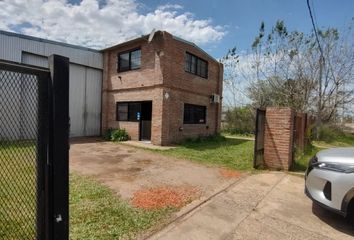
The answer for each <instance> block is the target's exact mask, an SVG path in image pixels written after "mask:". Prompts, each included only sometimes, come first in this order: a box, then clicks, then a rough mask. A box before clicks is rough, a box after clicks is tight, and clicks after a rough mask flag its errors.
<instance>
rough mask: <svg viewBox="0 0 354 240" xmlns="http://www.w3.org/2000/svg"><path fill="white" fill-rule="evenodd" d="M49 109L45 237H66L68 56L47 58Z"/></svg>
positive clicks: (67, 228) (67, 223) (67, 218)
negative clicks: (46, 222) (49, 75)
mask: <svg viewBox="0 0 354 240" xmlns="http://www.w3.org/2000/svg"><path fill="white" fill-rule="evenodd" d="M49 68H50V74H51V87H50V89H51V100H52V102H51V103H50V104H51V109H52V111H51V112H50V126H49V169H48V172H49V173H48V179H47V181H48V182H47V183H48V188H47V190H48V206H47V207H48V215H47V216H48V218H47V220H48V223H49V225H50V226H49V231H48V235H47V239H58V240H59V239H60V240H67V239H69V197H68V196H69V59H68V58H66V57H63V56H59V55H51V56H50V57H49Z"/></svg>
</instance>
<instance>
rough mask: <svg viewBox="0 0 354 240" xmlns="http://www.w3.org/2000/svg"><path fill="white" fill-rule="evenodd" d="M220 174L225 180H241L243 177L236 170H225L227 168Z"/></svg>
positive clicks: (221, 170)
mask: <svg viewBox="0 0 354 240" xmlns="http://www.w3.org/2000/svg"><path fill="white" fill-rule="evenodd" d="M219 173H220V175H221V176H223V177H224V178H239V177H241V173H240V172H238V171H235V170H230V169H225V168H223V169H220V171H219Z"/></svg>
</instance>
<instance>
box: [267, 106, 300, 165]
mask: <svg viewBox="0 0 354 240" xmlns="http://www.w3.org/2000/svg"><path fill="white" fill-rule="evenodd" d="M293 129H294V111H293V110H292V109H291V108H273V107H271V108H267V109H266V121H265V133H264V165H265V166H266V167H268V168H270V169H276V170H286V171H287V170H289V168H290V166H291V164H292V159H293Z"/></svg>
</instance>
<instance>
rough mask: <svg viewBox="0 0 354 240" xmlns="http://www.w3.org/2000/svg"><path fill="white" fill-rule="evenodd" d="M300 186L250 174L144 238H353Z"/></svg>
mask: <svg viewBox="0 0 354 240" xmlns="http://www.w3.org/2000/svg"><path fill="white" fill-rule="evenodd" d="M303 186H304V180H303V178H300V177H297V176H291V175H287V174H284V173H280V172H271V173H262V174H255V175H251V176H249V177H246V178H245V179H242V180H241V181H239V182H238V183H237V184H236V185H234V186H232V187H231V188H229V189H227V190H226V191H224V192H222V193H221V194H219V195H217V196H215V197H214V198H212V199H211V200H210V201H208V202H206V203H205V204H203V205H201V206H200V207H199V208H197V209H195V210H193V211H192V212H190V213H188V214H187V215H185V216H184V217H182V218H181V219H178V220H177V221H175V222H173V223H172V224H170V225H168V226H167V227H166V228H164V229H163V230H162V231H160V232H158V233H156V234H155V235H153V236H152V237H151V238H150V239H166V240H175V239H176V240H177V239H178V240H179V239H196V240H204V239H213V240H215V239H227V240H231V239H353V236H354V227H353V225H351V224H350V223H347V222H346V221H345V220H344V219H342V218H341V217H340V216H337V215H334V214H332V213H329V212H327V211H325V210H323V209H321V208H319V207H316V206H315V205H314V206H313V205H312V202H311V201H310V200H309V199H308V198H307V197H306V196H305V195H304V193H303Z"/></svg>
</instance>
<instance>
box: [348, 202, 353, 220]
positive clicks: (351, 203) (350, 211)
mask: <svg viewBox="0 0 354 240" xmlns="http://www.w3.org/2000/svg"><path fill="white" fill-rule="evenodd" d="M348 221H349V222H350V223H354V199H352V200H351V201H350V203H349V205H348Z"/></svg>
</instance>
